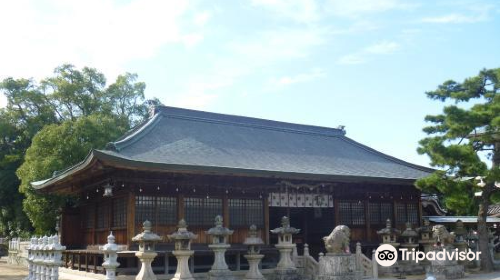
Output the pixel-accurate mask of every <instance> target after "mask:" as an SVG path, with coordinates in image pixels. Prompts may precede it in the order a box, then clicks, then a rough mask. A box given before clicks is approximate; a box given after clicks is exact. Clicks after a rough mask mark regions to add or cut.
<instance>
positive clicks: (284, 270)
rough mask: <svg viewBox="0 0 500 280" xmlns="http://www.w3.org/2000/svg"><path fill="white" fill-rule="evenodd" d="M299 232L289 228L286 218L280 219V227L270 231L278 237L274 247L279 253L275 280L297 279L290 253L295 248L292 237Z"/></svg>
mask: <svg viewBox="0 0 500 280" xmlns="http://www.w3.org/2000/svg"><path fill="white" fill-rule="evenodd" d="M299 231H300V229H296V228H294V227H291V226H290V220H289V219H288V217H286V216H285V217H283V218H281V227H279V228H275V229H273V230H271V233H273V234H277V235H278V244H276V245H275V246H276V248H277V249H278V250H279V252H280V260H279V262H278V265H277V267H276V270H275V274H276V275H275V276H276V279H280V280H285V279H286V280H291V279H298V274H297V268H296V267H295V264H294V263H293V261H292V259H291V253H292V251H293V249H294V248H295V244H293V239H292V236H293V235H294V234H297V233H299Z"/></svg>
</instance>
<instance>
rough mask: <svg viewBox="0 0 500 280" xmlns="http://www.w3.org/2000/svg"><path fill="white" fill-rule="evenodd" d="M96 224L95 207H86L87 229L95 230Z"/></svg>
mask: <svg viewBox="0 0 500 280" xmlns="http://www.w3.org/2000/svg"><path fill="white" fill-rule="evenodd" d="M94 222H95V205H94V204H88V205H87V206H86V207H85V228H94Z"/></svg>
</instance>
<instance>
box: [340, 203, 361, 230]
mask: <svg viewBox="0 0 500 280" xmlns="http://www.w3.org/2000/svg"><path fill="white" fill-rule="evenodd" d="M339 214H340V223H341V224H344V225H364V224H365V222H366V219H365V204H364V203H362V202H359V201H341V202H339Z"/></svg>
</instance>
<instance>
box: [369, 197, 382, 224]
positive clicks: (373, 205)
mask: <svg viewBox="0 0 500 280" xmlns="http://www.w3.org/2000/svg"><path fill="white" fill-rule="evenodd" d="M368 209H369V211H370V224H372V225H378V224H380V203H377V202H370V203H369V204H368Z"/></svg>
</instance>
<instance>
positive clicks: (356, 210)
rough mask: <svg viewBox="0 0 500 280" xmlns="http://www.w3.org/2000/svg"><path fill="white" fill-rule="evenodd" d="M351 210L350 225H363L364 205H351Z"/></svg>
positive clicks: (356, 203)
mask: <svg viewBox="0 0 500 280" xmlns="http://www.w3.org/2000/svg"><path fill="white" fill-rule="evenodd" d="M351 209H352V224H353V225H364V224H365V222H366V220H365V204H364V203H360V202H353V203H351Z"/></svg>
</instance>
